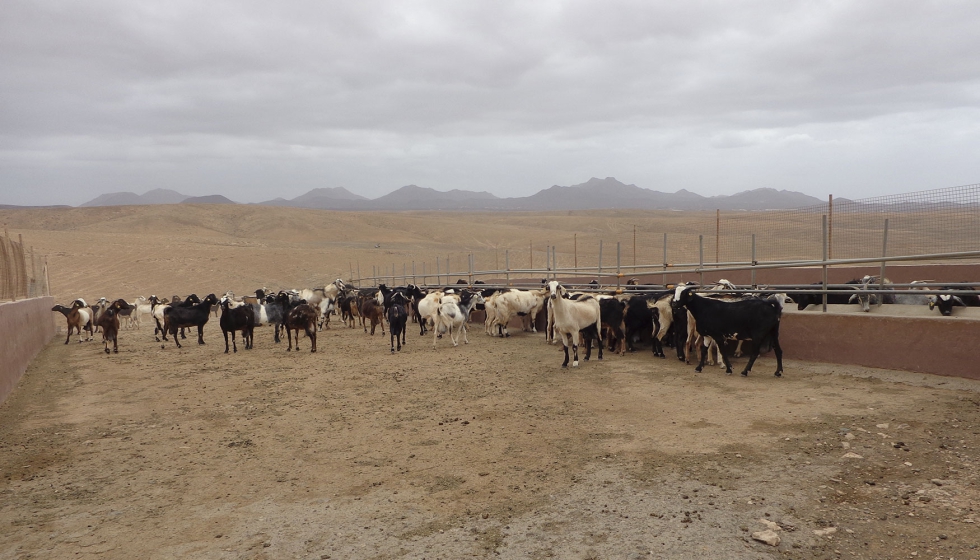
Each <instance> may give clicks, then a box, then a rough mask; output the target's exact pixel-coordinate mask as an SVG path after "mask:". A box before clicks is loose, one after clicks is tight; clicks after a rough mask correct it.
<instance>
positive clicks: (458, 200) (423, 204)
mask: <svg viewBox="0 0 980 560" xmlns="http://www.w3.org/2000/svg"><path fill="white" fill-rule="evenodd" d="M500 200H502V199H500V198H498V197H496V196H494V195H492V194H490V193H488V192H485V191H484V192H473V191H462V190H459V189H453V190H451V191H445V192H443V191H437V190H435V189H430V188H427V187H419V186H416V185H407V186H404V187H402V188H400V189H398V190H396V191H394V192H390V193H388V194H386V195H384V196H382V197H379V198H376V199H374V200H372V201H371V209H372V210H475V209H487V208H490V209H493V208H497V207H498V204H497V203H499V201H500Z"/></svg>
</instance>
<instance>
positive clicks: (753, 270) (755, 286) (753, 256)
mask: <svg viewBox="0 0 980 560" xmlns="http://www.w3.org/2000/svg"><path fill="white" fill-rule="evenodd" d="M757 264H759V262H758V261H756V260H755V234H754V233H753V234H752V289H753V290H754V289H756V288H758V287H759V285H758V284H757V283H756V281H755V265H757Z"/></svg>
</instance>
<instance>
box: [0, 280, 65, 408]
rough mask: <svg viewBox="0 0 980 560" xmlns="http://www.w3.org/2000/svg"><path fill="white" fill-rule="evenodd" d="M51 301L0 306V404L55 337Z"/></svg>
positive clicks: (1, 304)
mask: <svg viewBox="0 0 980 560" xmlns="http://www.w3.org/2000/svg"><path fill="white" fill-rule="evenodd" d="M52 306H54V298H51V297H39V298H32V299H25V300H21V301H14V302H8V303H0V403H2V402H3V401H4V400H5V399H6V398H7V395H9V394H10V393H11V391H13V390H14V387H15V386H16V385H17V381H19V380H20V376H22V375H24V372H25V371H27V364H29V363H30V362H31V360H33V359H34V356H37V354H38V352H40V351H41V348H43V347H44V345H45V344H47V343H48V341H50V340H51V339H52V338H53V337H54V334H55V329H56V323H55V319H62V316H61V315H60V314H55V313H52V312H51V307H52Z"/></svg>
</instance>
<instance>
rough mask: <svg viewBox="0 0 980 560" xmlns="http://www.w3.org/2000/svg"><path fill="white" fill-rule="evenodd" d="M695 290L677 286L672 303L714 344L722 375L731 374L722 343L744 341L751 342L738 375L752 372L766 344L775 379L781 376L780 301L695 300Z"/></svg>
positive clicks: (753, 299)
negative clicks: (773, 356) (772, 358)
mask: <svg viewBox="0 0 980 560" xmlns="http://www.w3.org/2000/svg"><path fill="white" fill-rule="evenodd" d="M695 290H696V288H695V287H694V286H678V287H677V288H676V291H675V293H674V301H675V302H676V303H677V304H678V305H680V306H683V307H686V308H687V310H688V311H690V312H691V315H692V316H693V317H694V320H695V321H696V322H697V330H698V332H699V333H700V334H702V335H703V336H705V337H710V338H712V339H713V340H715V341H716V342H717V343H718V347H719V351H720V353H721V359H722V360H723V362H724V364H725V372H726V373H729V374H730V373H731V372H732V365H731V362H730V361H729V358H728V354H727V352H726V349H725V345H724V344H723V343H724V342H725V341H728V340H745V341H751V344H750V347H751V350H750V353H749V363H748V364H747V365H746V366H745V369H744V370H743V371H742V375H743V376H745V375H748V374H749V372H750V371H752V366H753V365H754V364H755V360H756V358H758V357H759V351H760V350H761V348H762V347H763V346H764V345H766V344H771V345H772V348H773V350H774V351H775V354H776V373H775V375H776V377H781V376H782V375H783V350H782V348H780V346H779V320H780V317H781V315H782V305H781V303H780V300H769V299H762V298H748V299H744V300H739V301H732V302H722V301H716V300H712V299H710V298H706V297H702V296H699V295H697V294H696V293H695ZM707 356H708V354H707V352H705V353H703V354H702V355H701V360H700V362H699V363H698V367H697V368H695V371H698V372H700V371H701V370H702V369H703V368H704V362H705V359H706V358H707Z"/></svg>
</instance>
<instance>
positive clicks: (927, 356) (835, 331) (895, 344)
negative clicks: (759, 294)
mask: <svg viewBox="0 0 980 560" xmlns="http://www.w3.org/2000/svg"><path fill="white" fill-rule="evenodd" d="M978 338H980V321H978V320H975V319H968V318H964V317H955V316H954V317H894V316H882V315H870V314H863V313H862V314H856V313H851V314H836V313H786V314H784V315H783V318H782V323H781V324H780V327H779V342H780V346H782V348H783V356H784V357H785V358H788V359H794V360H806V361H813V362H827V363H835V364H853V365H860V366H867V367H876V368H886V369H899V370H905V371H914V372H919V373H932V374H936V375H945V376H950V377H965V378H968V379H977V380H980V365H977V357H976V351H975V350H976V345H977V340H978Z"/></svg>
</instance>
